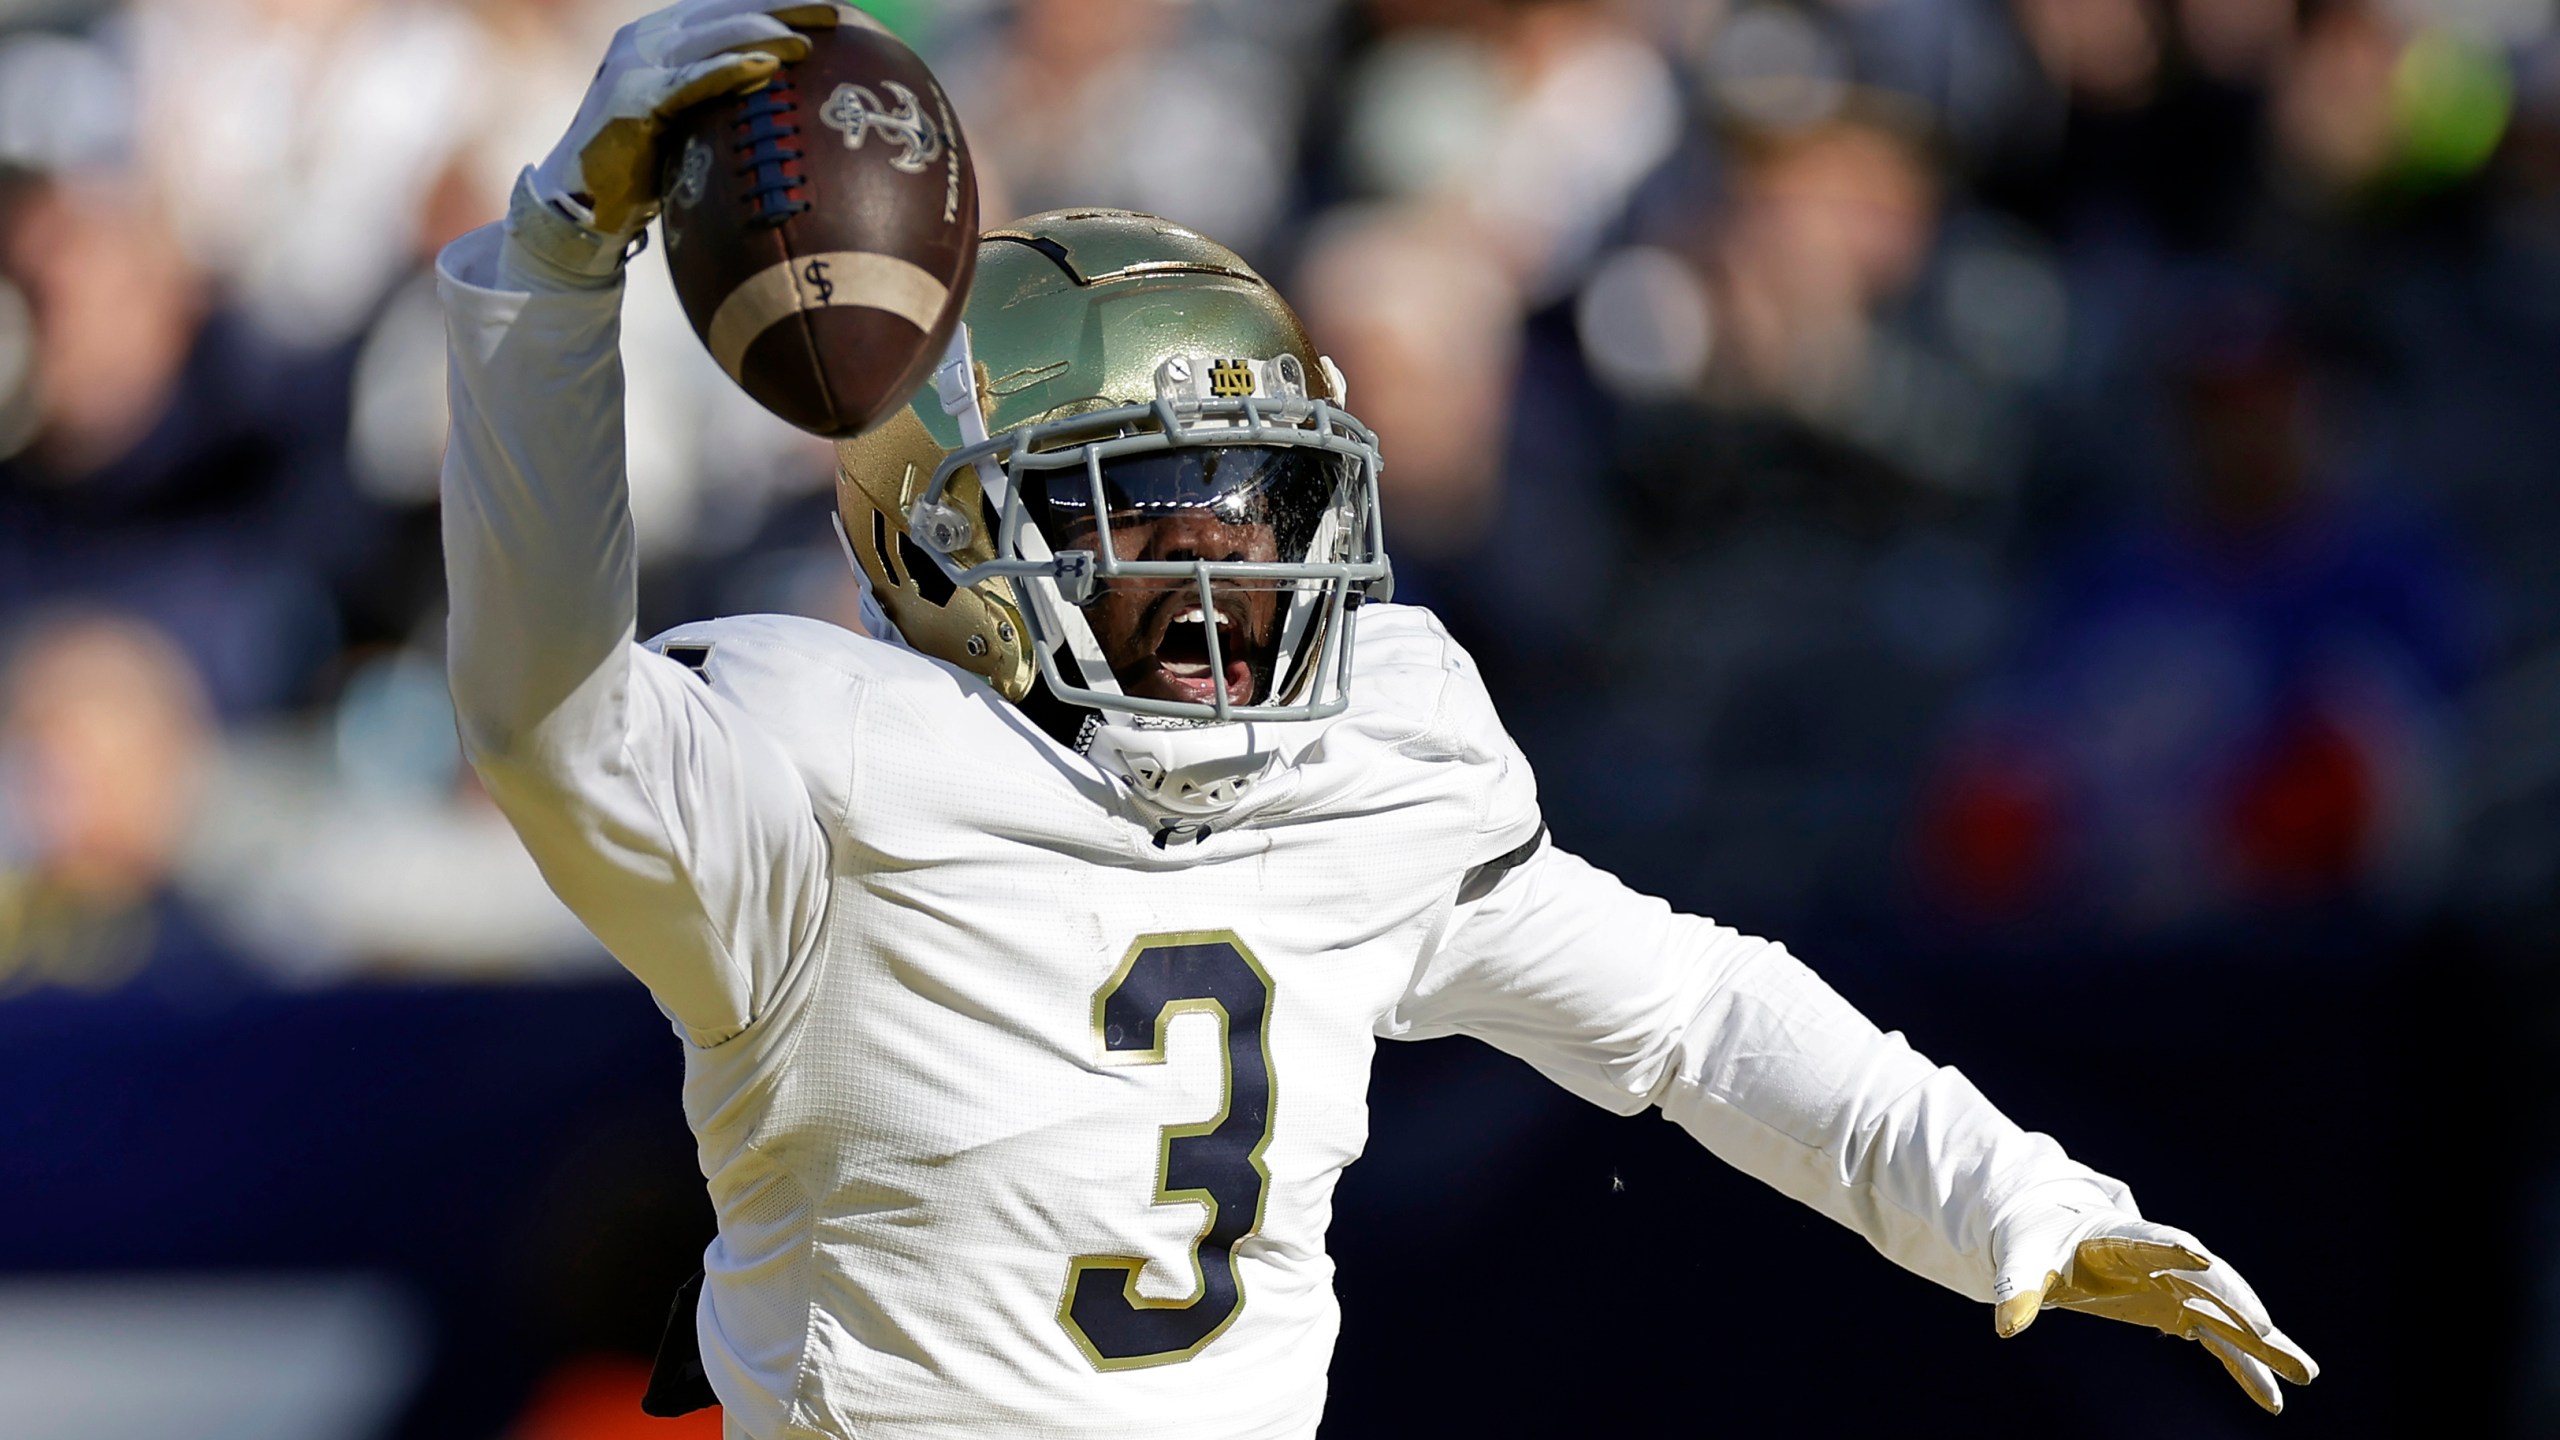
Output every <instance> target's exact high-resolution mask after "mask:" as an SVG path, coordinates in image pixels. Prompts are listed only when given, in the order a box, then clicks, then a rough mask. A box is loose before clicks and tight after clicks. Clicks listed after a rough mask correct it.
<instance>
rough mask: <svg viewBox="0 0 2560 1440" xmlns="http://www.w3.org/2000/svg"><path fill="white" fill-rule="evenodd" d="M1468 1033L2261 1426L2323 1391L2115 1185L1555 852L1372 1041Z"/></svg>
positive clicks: (2005, 1312) (1917, 1266) (1493, 908)
mask: <svg viewBox="0 0 2560 1440" xmlns="http://www.w3.org/2000/svg"><path fill="white" fill-rule="evenodd" d="M1383 1028H1384V1030H1385V1033H1387V1034H1389V1035H1395V1036H1417V1037H1418V1036H1423V1035H1431V1034H1446V1033H1453V1032H1463V1033H1468V1034H1473V1035H1476V1036H1477V1037H1479V1038H1481V1039H1483V1040H1485V1041H1487V1042H1488V1043H1491V1044H1493V1045H1495V1046H1496V1047H1498V1048H1500V1049H1503V1050H1506V1051H1508V1052H1510V1053H1512V1054H1515V1055H1518V1056H1520V1057H1521V1058H1523V1059H1525V1060H1527V1061H1528V1062H1529V1063H1531V1064H1532V1065H1535V1066H1536V1067H1538V1069H1540V1070H1541V1071H1543V1072H1544V1073H1545V1074H1547V1075H1548V1076H1549V1077H1550V1078H1552V1079H1554V1080H1556V1081H1557V1082H1558V1083H1560V1084H1562V1085H1563V1086H1565V1088H1567V1089H1569V1090H1572V1091H1574V1092H1575V1093H1576V1094H1579V1095H1582V1096H1583V1097H1585V1098H1586V1099H1589V1100H1592V1101H1593V1102H1595V1103H1597V1104H1600V1105H1603V1106H1606V1107H1607V1108H1609V1109H1612V1110H1616V1111H1618V1112H1620V1113H1622V1114H1633V1113H1635V1112H1636V1111H1638V1110H1640V1109H1642V1108H1644V1107H1645V1106H1647V1105H1655V1106H1659V1107H1660V1108H1661V1109H1662V1111H1663V1113H1664V1114H1665V1115H1666V1116H1668V1117H1669V1118H1671V1119H1673V1120H1676V1121H1678V1122H1679V1123H1680V1124H1681V1125H1682V1126H1684V1127H1685V1128H1687V1129H1688V1130H1689V1131H1690V1132H1691V1133H1692V1134H1693V1135H1695V1136H1696V1137H1697V1138H1698V1139H1699V1140H1700V1141H1701V1142H1702V1143H1703V1144H1704V1145H1705V1146H1706V1147H1707V1148H1708V1149H1709V1150H1711V1151H1713V1152H1714V1153H1715V1154H1716V1155H1717V1156H1719V1157H1720V1158H1722V1159H1724V1160H1725V1161H1727V1162H1728V1163H1730V1164H1732V1165H1734V1166H1736V1167H1737V1168H1740V1169H1742V1170H1745V1171H1748V1172H1749V1173H1751V1174H1752V1175H1755V1176H1758V1177H1759V1178H1760V1179H1762V1180H1763V1181H1766V1182H1767V1183H1769V1184H1770V1185H1773V1186H1775V1187H1776V1188H1778V1189H1779V1190H1782V1191H1784V1192H1786V1193H1787V1194H1789V1195H1792V1196H1794V1197H1795V1198H1796V1199H1798V1200H1801V1201H1803V1202H1804V1203H1806V1204H1808V1205H1811V1206H1812V1207H1814V1208H1815V1209H1817V1210H1820V1211H1822V1212H1823V1213H1824V1214H1826V1215H1829V1216H1831V1217H1832V1218H1833V1219H1835V1220H1838V1221H1839V1222H1840V1223H1842V1224H1844V1225H1847V1226H1849V1227H1850V1228H1851V1229H1854V1230H1856V1231H1858V1232H1859V1233H1860V1234H1861V1235H1864V1236H1865V1237H1866V1238H1867V1239H1868V1241H1869V1242H1871V1243H1872V1244H1874V1245H1875V1246H1876V1248H1877V1249H1879V1250H1881V1251H1883V1252H1884V1253H1885V1254H1886V1255H1887V1256H1889V1257H1890V1258H1892V1259H1893V1260H1894V1261H1895V1262H1897V1263H1899V1264H1901V1265H1903V1266H1905V1267H1906V1268H1908V1269H1911V1270H1914V1271H1916V1272H1918V1273H1919V1274H1921V1275H1925V1276H1927V1277H1928V1278H1930V1279H1932V1280H1935V1281H1937V1282H1938V1283H1940V1284H1942V1285H1945V1286H1947V1287H1949V1288H1950V1289H1954V1290H1956V1291H1958V1292H1960V1293H1963V1294H1965V1295H1969V1296H1971V1297H1973V1298H1974V1299H1977V1300H1983V1301H1990V1302H1994V1304H1995V1306H1996V1308H1995V1311H1994V1316H1995V1324H1996V1326H1997V1332H1998V1333H1999V1334H2002V1335H2013V1334H2016V1333H2017V1332H2018V1331H2019V1330H2021V1329H2024V1328H2025V1326H2026V1325H2027V1323H2028V1322H2029V1321H2030V1320H2031V1319H2032V1318H2033V1316H2034V1314H2035V1312H2036V1311H2037V1309H2038V1308H2039V1307H2041V1306H2044V1305H2061V1306H2064V1307H2067V1308H2071V1309H2079V1310H2087V1311H2089V1312H2091V1313H2093V1314H2100V1315H2106V1316H2109V1317H2111V1318H2115V1319H2121V1320H2131V1321H2137V1322H2140V1323H2144V1324H2148V1325H2152V1326H2154V1327H2156V1328H2158V1329H2160V1330H2162V1331H2163V1332H2165V1333H2168V1334H2172V1335H2178V1336H2182V1337H2184V1338H2187V1339H2193V1340H2198V1341H2201V1342H2203V1344H2204V1345H2205V1346H2206V1347H2207V1348H2209V1349H2211V1350H2212V1351H2213V1352H2214V1354H2215V1355H2216V1356H2217V1357H2218V1358H2219V1359H2221V1361H2222V1363H2223V1364H2224V1366H2225V1367H2226V1368H2227V1369H2229V1370H2230V1372H2231V1373H2232V1375H2233V1377H2234V1378H2235V1379H2237V1380H2239V1382H2240V1383H2241V1385H2242V1386H2243V1387H2245V1388H2246V1389H2247V1390H2248V1392H2249V1394H2250V1395H2251V1397H2252V1398H2253V1399H2255V1400H2257V1402H2258V1403H2259V1404H2261V1405H2263V1406H2265V1407H2266V1408H2268V1409H2269V1410H2275V1409H2279V1408H2281V1406H2282V1400H2281V1397H2280V1396H2279V1394H2278V1392H2277V1388H2276V1379H2277V1377H2281V1378H2283V1379H2285V1380H2290V1381H2292V1382H2293V1383H2295V1384H2302V1383H2306V1382H2308V1381H2309V1380H2310V1379H2311V1378H2312V1376H2314V1375H2315V1374H2317V1373H2318V1369H2317V1367H2316V1366H2314V1365H2313V1364H2312V1362H2311V1359H2310V1357H2309V1356H2308V1355H2306V1354H2304V1353H2303V1352H2302V1350H2301V1349H2300V1347H2298V1346H2296V1345H2294V1344H2293V1342H2292V1341H2290V1340H2289V1339H2287V1338H2285V1336H2284V1335H2283V1334H2282V1333H2281V1332H2280V1331H2278V1330H2276V1329H2275V1327H2274V1325H2273V1324H2272V1322H2271V1321H2269V1320H2268V1318H2267V1314H2266V1311H2265V1309H2264V1307H2263V1306H2261V1305H2260V1304H2259V1303H2258V1300H2257V1297H2256V1296H2255V1295H2254V1294H2253V1293H2251V1292H2250V1290H2249V1287H2248V1286H2247V1285H2246V1284H2244V1283H2243V1282H2242V1281H2241V1280H2240V1278H2239V1276H2238V1275H2237V1274H2236V1273H2234V1272H2233V1271H2232V1270H2231V1268H2230V1267H2229V1266H2228V1265H2226V1264H2224V1263H2223V1262H2221V1261H2220V1260H2219V1259H2217V1258H2215V1257H2213V1256H2212V1255H2211V1253H2210V1252H2209V1251H2207V1250H2205V1248H2204V1247H2203V1246H2202V1245H2201V1244H2199V1243H2197V1242H2196V1241H2195V1239H2194V1238H2193V1237H2191V1236H2188V1235H2186V1234H2184V1233H2183V1232H2181V1231H2176V1230H2171V1229H2168V1228H2166V1227H2164V1226H2157V1225H2152V1224H2150V1223H2148V1222H2146V1221H2144V1220H2143V1219H2142V1218H2141V1213H2140V1211H2139V1210H2138V1209H2137V1208H2136V1207H2135V1205H2134V1202H2133V1197H2132V1195H2131V1193H2130V1192H2129V1191H2127V1190H2126V1188H2125V1187H2124V1186H2123V1185H2122V1184H2121V1183H2119V1182H2117V1181H2115V1180H2112V1179H2110V1178H2108V1177H2106V1176H2104V1175H2101V1174H2098V1173H2097V1172H2095V1171H2093V1170H2091V1169H2089V1168H2088V1167H2087V1166H2084V1165H2081V1164H2079V1163H2078V1162H2076V1161H2074V1160H2072V1159H2071V1158H2070V1157H2069V1156H2067V1155H2066V1154H2064V1153H2063V1151H2062V1148H2061V1146H2059V1145H2058V1144H2056V1143H2055V1142H2054V1141H2053V1140H2052V1139H2051V1138H2049V1137H2047V1136H2044V1135H2039V1134H2035V1133H2032V1132H2029V1131H2026V1130H2023V1129H2021V1128H2019V1127H2018V1126H2017V1125H2016V1124H2015V1123H2013V1122H2011V1121H2010V1120H2009V1119H2008V1117H2007V1116H2005V1115H2003V1114H2001V1113H2000V1111H1999V1110H1998V1108H1997V1107H1995V1106H1993V1105H1992V1104H1991V1102H1990V1101H1989V1100H1987V1099H1985V1098H1984V1097H1983V1095H1982V1094H1981V1092H1980V1091H1978V1090H1976V1089H1975V1088H1974V1086H1973V1085H1972V1083H1971V1082H1970V1081H1968V1080H1966V1079H1965V1077H1964V1076H1963V1075H1961V1074H1959V1073H1958V1072H1956V1071H1955V1070H1953V1069H1948V1068H1941V1067H1938V1066H1935V1065H1932V1064H1930V1063H1929V1062H1928V1061H1927V1060H1925V1059H1924V1058H1922V1057H1921V1056H1919V1055H1918V1054H1915V1053H1914V1052H1913V1051H1912V1050H1911V1048H1910V1047H1909V1046H1908V1045H1907V1044H1905V1043H1904V1041H1903V1039H1902V1037H1901V1036H1899V1035H1889V1034H1886V1033H1884V1032H1882V1031H1880V1030H1878V1029H1877V1028H1876V1026H1875V1025H1874V1024H1873V1023H1872V1022H1870V1021H1869V1020H1868V1019H1867V1018H1866V1017H1865V1016H1864V1015H1861V1014H1860V1013H1859V1012H1858V1011H1857V1010H1856V1009H1855V1008H1854V1007H1852V1006H1851V1005H1850V1004H1849V1003H1848V1002H1847V1001H1845V1000H1843V999H1842V998H1841V997H1840V996H1839V994H1838V993H1837V992H1835V991H1833V990H1832V989H1831V988H1830V987H1829V986H1828V985H1826V984H1824V983H1823V982H1822V980H1821V979H1820V978H1819V977H1817V976H1816V975H1814V974H1813V972H1812V971H1810V970H1808V969H1807V968H1805V966H1804V965H1803V964H1801V963H1800V962H1798V961H1797V960H1796V959H1795V958H1794V957H1793V956H1791V955H1789V954H1788V953H1787V952H1786V950H1785V948H1784V947H1783V946H1780V945H1777V944H1774V943H1772V942H1769V941H1765V940H1759V939H1755V938H1753V937H1751V936H1747V935H1742V934H1739V933H1737V932H1735V931H1733V930H1730V929H1727V928H1725V927H1723V926H1719V925H1715V924H1713V923H1712V922H1709V921H1706V920H1702V919H1699V918H1697V917H1695V916H1690V915H1682V914H1679V913H1677V912H1675V911H1673V910H1672V909H1671V908H1670V907H1669V906H1668V905H1665V904H1664V903H1662V902H1661V901H1659V900H1655V899H1652V898H1650V897H1647V896H1643V895H1639V894H1637V893H1635V892H1634V891H1631V890H1629V889H1628V888H1627V887H1626V886H1624V885H1623V884H1621V883H1620V882H1619V881H1618V880H1617V879H1615V878H1614V877H1612V876H1610V875H1607V874H1605V873H1603V872H1601V871H1599V870H1597V869H1594V868H1593V867H1592V866H1590V865H1588V864H1585V863H1584V862H1582V861H1581V860H1579V859H1577V858H1575V857H1573V856H1571V855H1568V854H1564V853H1562V852H1559V851H1557V850H1555V849H1554V848H1553V847H1552V846H1549V847H1546V848H1545V849H1543V850H1541V851H1540V852H1539V853H1538V854H1537V855H1535V856H1534V857H1532V858H1531V859H1529V860H1527V861H1526V862H1524V863H1522V864H1520V865H1519V866H1518V867H1517V868H1515V869H1514V870H1512V871H1511V872H1509V873H1508V874H1506V875H1505V876H1504V877H1503V878H1502V880H1501V882H1500V883H1499V884H1498V885H1495V886H1493V887H1492V888H1491V889H1490V890H1489V892H1488V893H1486V894H1484V895H1482V896H1481V897H1480V898H1477V899H1475V900H1473V901H1470V902H1462V903H1461V904H1460V906H1459V915H1458V917H1457V920H1456V922H1455V923H1454V924H1453V926H1452V927H1451V929H1450V931H1449V935H1448V939H1447V940H1446V942H1445V944H1444V947H1443V949H1442V951H1441V953H1440V954H1439V955H1437V956H1435V957H1433V958H1432V959H1431V960H1430V961H1429V962H1427V963H1426V964H1425V966H1424V968H1423V970H1422V971H1421V972H1420V973H1419V974H1418V975H1417V977H1416V982H1415V985H1414V987H1413V989H1412V990H1411V991H1410V992H1409V993H1408V995H1407V996H1406V998H1405V1001H1404V1003H1403V1004H1402V1005H1400V1006H1399V1007H1398V1009H1397V1011H1396V1012H1395V1013H1394V1014H1392V1015H1391V1016H1390V1017H1389V1020H1388V1024H1387V1025H1386V1026H1385V1027H1383Z"/></svg>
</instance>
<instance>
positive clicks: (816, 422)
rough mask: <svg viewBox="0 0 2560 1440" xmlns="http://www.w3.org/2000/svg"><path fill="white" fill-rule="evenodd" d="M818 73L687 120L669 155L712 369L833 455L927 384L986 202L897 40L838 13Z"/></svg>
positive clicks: (795, 72)
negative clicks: (828, 443) (818, 439)
mask: <svg viewBox="0 0 2560 1440" xmlns="http://www.w3.org/2000/svg"><path fill="white" fill-rule="evenodd" d="M838 9H839V13H841V14H843V15H844V17H845V19H844V22H843V23H842V24H840V25H837V26H836V27H834V28H833V29H824V30H808V31H804V32H803V33H805V34H807V35H808V37H809V42H810V50H809V54H808V57H807V58H806V59H803V60H801V61H799V62H798V63H796V64H791V65H786V66H784V67H782V69H781V70H780V71H778V72H777V73H776V74H775V75H774V77H773V78H772V79H771V80H769V81H767V82H766V83H765V84H764V85H763V86H762V87H761V88H758V89H756V90H753V91H749V92H746V93H744V94H739V95H732V96H727V97H725V98H722V99H718V100H713V101H710V102H708V103H705V104H702V105H699V106H696V107H694V108H693V109H692V110H690V111H688V112H687V113H686V114H685V115H684V116H683V117H681V119H680V120H679V122H678V124H677V125H676V126H674V127H673V128H672V130H671V132H670V133H669V135H668V136H667V139H666V143H665V145H664V146H663V148H662V150H661V152H660V153H661V155H662V156H663V160H662V164H663V166H664V170H663V173H662V174H661V176H660V182H661V183H660V187H659V194H660V195H661V196H662V197H664V209H663V210H662V212H661V213H660V216H659V221H658V225H659V234H660V237H661V243H662V244H664V245H665V247H666V252H667V268H668V270H669V272H670V273H671V274H672V275H673V276H674V278H675V287H676V296H677V298H678V299H679V300H680V301H681V302H682V303H683V305H684V312H685V315H686V318H688V319H690V320H691V321H692V322H693V329H694V333H695V334H697V335H700V336H701V337H702V342H703V344H705V345H707V346H708V347H710V350H711V355H712V358H713V359H715V360H717V361H719V362H720V368H721V369H723V370H726V371H727V372H728V373H729V376H730V378H731V379H733V380H736V381H737V382H738V384H739V385H741V386H743V387H745V389H746V392H747V393H748V394H750V395H752V396H754V397H755V398H756V400H757V401H758V402H760V403H761V404H763V406H764V407H765V408H766V409H768V410H771V411H772V412H773V413H774V414H776V415H779V416H781V417H782V418H783V419H785V420H788V421H790V422H791V423H792V424H794V425H797V426H799V427H800V428H801V429H803V430H807V431H810V432H812V433H814V434H818V435H823V436H827V437H829V438H841V437H844V436H848V435H852V434H855V433H857V432H859V431H861V430H863V429H864V428H866V427H868V426H869V425H870V424H871V423H872V422H873V421H875V420H880V419H883V418H886V417H887V416H888V415H889V413H890V412H892V411H894V410H896V409H897V408H898V407H899V406H901V405H903V404H904V403H906V401H907V399H908V398H909V397H910V396H912V395H913V394H914V393H915V390H916V387H917V386H918V385H921V384H922V383H924V379H925V376H926V375H927V373H928V372H929V371H930V370H931V369H932V367H933V364H934V362H935V360H936V359H938V358H939V357H940V356H941V354H942V350H943V347H944V346H945V345H947V344H948V343H949V342H950V339H951V331H952V328H953V327H954V326H955V325H957V324H958V323H959V318H960V312H961V308H962V305H963V303H964V301H965V299H966V297H967V294H968V289H969V278H970V274H971V272H972V271H973V270H974V269H975V267H976V263H977V253H978V250H977V238H978V186H977V176H976V173H975V171H974V170H973V169H972V168H971V166H970V163H969V149H968V145H967V143H966V142H965V141H964V140H962V138H961V135H960V125H959V122H958V120H957V119H955V118H954V117H953V115H952V113H951V102H950V100H949V99H948V98H946V97H945V96H944V95H943V93H942V87H941V86H940V85H939V84H937V83H935V81H934V78H933V74H932V72H931V71H929V70H927V69H926V68H925V65H924V62H923V61H922V60H919V59H917V58H916V54H915V52H914V51H912V50H909V49H908V48H907V47H906V46H905V45H904V44H902V43H901V42H900V41H899V40H898V39H897V37H895V36H893V35H891V34H890V33H889V32H888V31H887V30H886V29H884V28H882V27H881V26H880V25H879V23H878V22H877V21H875V20H872V19H871V18H870V17H869V16H867V15H863V14H862V13H861V12H859V11H855V10H851V9H849V8H846V7H838Z"/></svg>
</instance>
